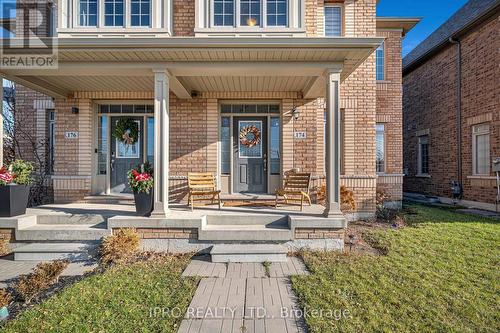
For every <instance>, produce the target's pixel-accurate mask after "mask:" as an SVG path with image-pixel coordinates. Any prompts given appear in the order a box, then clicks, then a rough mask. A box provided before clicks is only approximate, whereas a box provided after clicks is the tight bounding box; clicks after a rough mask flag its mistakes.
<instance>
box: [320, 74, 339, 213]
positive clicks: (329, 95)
mask: <svg viewBox="0 0 500 333" xmlns="http://www.w3.org/2000/svg"><path fill="white" fill-rule="evenodd" d="M325 169H326V208H325V211H324V215H325V216H327V217H330V216H334V215H337V216H338V215H342V213H341V211H340V69H335V70H328V71H327V72H326V164H325Z"/></svg>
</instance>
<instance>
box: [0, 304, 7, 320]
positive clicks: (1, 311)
mask: <svg viewBox="0 0 500 333" xmlns="http://www.w3.org/2000/svg"><path fill="white" fill-rule="evenodd" d="M7 318H9V309H7V307H6V306H4V307H1V308H0V320H6V319H7Z"/></svg>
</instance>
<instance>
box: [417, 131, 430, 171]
mask: <svg viewBox="0 0 500 333" xmlns="http://www.w3.org/2000/svg"><path fill="white" fill-rule="evenodd" d="M417 173H418V174H419V175H428V174H429V136H428V135H423V136H419V137H418V172H417Z"/></svg>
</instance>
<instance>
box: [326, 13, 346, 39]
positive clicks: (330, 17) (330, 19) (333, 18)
mask: <svg viewBox="0 0 500 333" xmlns="http://www.w3.org/2000/svg"><path fill="white" fill-rule="evenodd" d="M325 36H327V37H340V36H342V7H340V6H325Z"/></svg>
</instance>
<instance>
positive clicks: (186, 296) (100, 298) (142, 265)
mask: <svg viewBox="0 0 500 333" xmlns="http://www.w3.org/2000/svg"><path fill="white" fill-rule="evenodd" d="M188 261H189V258H188V257H187V256H185V257H167V258H162V259H155V260H151V261H146V262H138V263H134V264H131V265H128V266H123V267H113V268H110V269H109V270H107V271H106V272H104V273H102V274H96V275H92V276H90V277H88V278H85V279H83V280H81V281H80V282H78V283H76V284H74V285H71V286H69V287H67V288H65V289H63V290H62V291H61V292H60V293H58V294H57V295H55V296H54V297H51V298H49V299H47V300H46V301H44V302H42V303H40V304H38V305H36V306H34V307H33V308H32V309H30V310H28V311H25V312H23V313H22V314H20V315H19V316H18V317H17V318H16V319H14V320H12V321H10V322H8V323H7V325H6V326H5V327H0V331H2V332H78V333H80V332H176V331H177V328H178V326H179V324H180V321H181V320H182V316H183V314H184V313H185V311H186V309H187V307H188V305H189V302H190V301H191V298H192V296H193V294H194V291H195V290H196V285H197V281H196V280H195V279H185V278H181V276H180V275H181V272H182V270H183V269H184V267H185V266H186V264H187V262H188ZM155 307H158V308H161V309H162V310H163V309H174V308H176V310H177V309H179V310H178V311H177V312H172V313H173V314H175V315H177V314H178V313H180V317H179V318H177V316H169V315H168V313H167V312H164V313H165V314H166V315H165V316H160V315H156V317H155V316H154V315H153V316H150V309H154V308H155ZM174 317H175V318H174Z"/></svg>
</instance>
